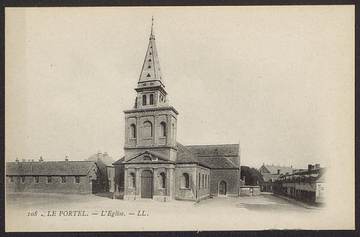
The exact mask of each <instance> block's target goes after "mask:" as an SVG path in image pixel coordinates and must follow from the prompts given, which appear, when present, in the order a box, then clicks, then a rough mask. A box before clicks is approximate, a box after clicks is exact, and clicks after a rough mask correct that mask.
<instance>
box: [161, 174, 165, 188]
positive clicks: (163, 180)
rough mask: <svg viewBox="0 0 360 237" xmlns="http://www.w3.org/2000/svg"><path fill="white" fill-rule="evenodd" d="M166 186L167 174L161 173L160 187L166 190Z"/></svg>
mask: <svg viewBox="0 0 360 237" xmlns="http://www.w3.org/2000/svg"><path fill="white" fill-rule="evenodd" d="M165 186H166V176H165V173H160V187H161V188H165Z"/></svg>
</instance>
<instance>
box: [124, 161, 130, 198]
mask: <svg viewBox="0 0 360 237" xmlns="http://www.w3.org/2000/svg"><path fill="white" fill-rule="evenodd" d="M128 173H129V172H128V168H124V200H129V196H128V195H129V193H128Z"/></svg>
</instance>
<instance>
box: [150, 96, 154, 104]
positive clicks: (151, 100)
mask: <svg viewBox="0 0 360 237" xmlns="http://www.w3.org/2000/svg"><path fill="white" fill-rule="evenodd" d="M150 104H151V105H153V104H154V95H153V94H150Z"/></svg>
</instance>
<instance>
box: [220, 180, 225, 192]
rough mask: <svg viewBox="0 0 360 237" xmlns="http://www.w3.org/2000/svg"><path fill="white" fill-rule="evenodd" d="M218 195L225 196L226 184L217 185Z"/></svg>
mask: <svg viewBox="0 0 360 237" xmlns="http://www.w3.org/2000/svg"><path fill="white" fill-rule="evenodd" d="M219 195H226V182H225V181H221V182H220V183H219Z"/></svg>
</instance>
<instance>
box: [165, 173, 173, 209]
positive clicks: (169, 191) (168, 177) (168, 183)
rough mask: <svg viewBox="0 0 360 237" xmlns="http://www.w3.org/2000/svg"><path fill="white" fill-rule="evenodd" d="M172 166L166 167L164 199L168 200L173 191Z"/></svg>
mask: <svg viewBox="0 0 360 237" xmlns="http://www.w3.org/2000/svg"><path fill="white" fill-rule="evenodd" d="M174 188H175V179H174V168H166V197H165V201H166V202H170V201H171V199H172V197H173V196H174V191H175V189H174Z"/></svg>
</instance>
